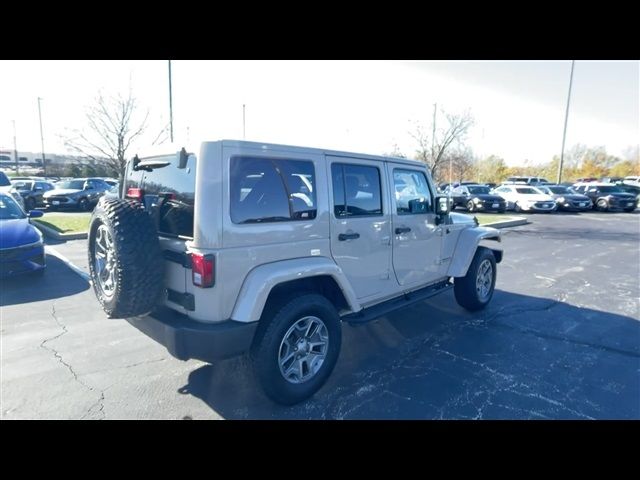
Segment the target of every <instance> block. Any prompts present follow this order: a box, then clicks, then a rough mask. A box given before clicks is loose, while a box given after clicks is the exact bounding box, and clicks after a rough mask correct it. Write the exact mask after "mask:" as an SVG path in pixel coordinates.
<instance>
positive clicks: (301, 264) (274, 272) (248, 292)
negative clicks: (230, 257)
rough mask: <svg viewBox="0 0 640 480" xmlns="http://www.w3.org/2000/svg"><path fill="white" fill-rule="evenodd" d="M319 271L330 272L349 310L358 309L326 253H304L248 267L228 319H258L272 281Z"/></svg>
mask: <svg viewBox="0 0 640 480" xmlns="http://www.w3.org/2000/svg"><path fill="white" fill-rule="evenodd" d="M320 275H325V276H330V277H332V278H333V279H334V280H335V282H336V283H337V284H338V287H340V290H342V294H343V295H344V298H345V300H346V301H347V304H348V305H349V309H350V310H351V311H352V312H358V311H360V310H361V309H362V307H361V306H360V303H359V302H358V300H357V299H356V295H355V293H354V291H353V289H352V288H351V285H350V284H349V281H348V280H347V277H346V276H345V274H344V272H343V271H342V269H341V268H340V267H339V266H338V265H336V264H335V263H334V262H333V261H332V260H330V259H329V258H326V257H305V258H296V259H293V260H283V261H278V262H273V263H267V264H264V265H260V266H258V267H256V268H254V269H253V270H251V271H250V272H249V274H248V275H247V277H246V278H245V280H244V282H243V284H242V288H241V289H240V293H239V294H238V298H237V299H236V304H235V305H234V307H233V312H232V314H231V320H235V321H237V322H245V323H246V322H255V321H258V320H260V316H261V315H262V310H263V309H264V306H265V304H266V302H267V299H268V298H269V293H270V292H271V290H272V289H273V288H274V287H275V286H276V285H279V284H281V283H283V282H289V281H291V280H298V279H302V278H309V277H315V276H320Z"/></svg>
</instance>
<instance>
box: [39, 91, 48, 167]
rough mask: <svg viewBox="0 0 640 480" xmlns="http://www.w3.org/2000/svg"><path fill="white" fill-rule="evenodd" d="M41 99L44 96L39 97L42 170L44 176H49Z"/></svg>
mask: <svg viewBox="0 0 640 480" xmlns="http://www.w3.org/2000/svg"><path fill="white" fill-rule="evenodd" d="M40 100H42V98H40V97H38V118H40V143H41V145H42V171H43V173H44V176H45V177H46V176H47V162H46V160H45V158H44V134H43V133H42V108H41V107H40Z"/></svg>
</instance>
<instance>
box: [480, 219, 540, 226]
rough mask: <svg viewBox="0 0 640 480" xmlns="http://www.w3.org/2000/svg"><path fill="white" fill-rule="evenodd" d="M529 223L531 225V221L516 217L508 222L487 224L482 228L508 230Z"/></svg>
mask: <svg viewBox="0 0 640 480" xmlns="http://www.w3.org/2000/svg"><path fill="white" fill-rule="evenodd" d="M527 223H529V221H528V220H527V219H526V218H525V217H515V218H514V219H513V220H507V221H504V222H494V223H485V224H484V225H482V226H483V227H493V228H507V227H517V226H519V225H526V224H527Z"/></svg>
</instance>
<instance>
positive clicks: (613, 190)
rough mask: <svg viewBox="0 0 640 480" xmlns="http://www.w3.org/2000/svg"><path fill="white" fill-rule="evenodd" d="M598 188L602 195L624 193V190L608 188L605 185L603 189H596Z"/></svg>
mask: <svg viewBox="0 0 640 480" xmlns="http://www.w3.org/2000/svg"><path fill="white" fill-rule="evenodd" d="M598 188H599V189H600V191H601V192H602V193H624V190H622V189H621V188H619V187H614V186H611V187H609V186H608V185H605V186H604V187H598Z"/></svg>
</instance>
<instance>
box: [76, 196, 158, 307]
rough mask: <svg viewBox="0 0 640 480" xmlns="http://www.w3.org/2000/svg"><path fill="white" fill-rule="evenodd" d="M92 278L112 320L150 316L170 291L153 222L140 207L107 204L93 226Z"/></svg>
mask: <svg viewBox="0 0 640 480" xmlns="http://www.w3.org/2000/svg"><path fill="white" fill-rule="evenodd" d="M88 251H89V272H90V274H91V283H92V284H93V289H94V291H95V293H96V296H97V297H98V301H99V302H100V305H102V308H103V309H104V311H105V312H107V315H108V316H109V317H111V318H123V317H132V316H137V315H145V314H147V313H149V312H150V311H151V310H153V308H154V307H155V306H156V305H157V304H158V302H159V301H160V298H161V296H162V295H163V291H164V267H163V264H164V262H163V258H162V250H161V249H160V242H159V241H158V234H157V232H156V228H155V225H154V223H153V220H152V218H151V216H150V215H149V214H148V213H147V212H146V211H145V210H144V209H143V208H142V207H141V206H140V204H138V203H137V202H134V201H129V200H119V199H114V198H101V199H100V201H99V202H98V205H97V206H96V208H95V209H94V211H93V214H92V216H91V222H90V224H89V248H88Z"/></svg>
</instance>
